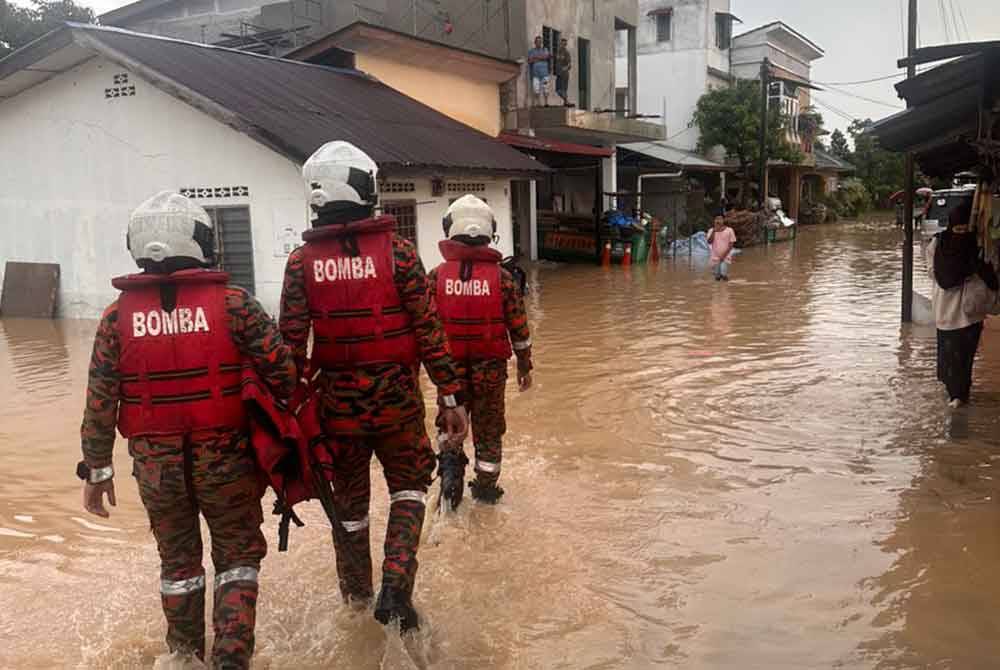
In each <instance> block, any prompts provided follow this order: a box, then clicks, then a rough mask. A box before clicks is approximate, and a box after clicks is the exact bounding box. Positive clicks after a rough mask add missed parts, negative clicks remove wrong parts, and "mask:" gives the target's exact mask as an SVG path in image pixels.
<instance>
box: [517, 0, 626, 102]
mask: <svg viewBox="0 0 1000 670" xmlns="http://www.w3.org/2000/svg"><path fill="white" fill-rule="evenodd" d="M616 18H618V19H620V20H622V21H624V22H625V23H627V24H628V25H631V26H636V25H638V22H639V11H638V2H637V0H559V1H551V2H527V5H526V16H525V23H524V24H522V25H523V28H522V29H523V31H524V34H525V35H526V36H527V39H528V43H529V44H530V43H531V41H532V40H534V38H535V36H536V35H541V34H542V28H543V27H549V28H552V29H554V30H558V31H560V32H561V33H562V37H565V38H566V39H567V40H568V42H569V44H568V45H567V46H568V47H569V50H570V53H571V54H572V56H573V68H572V70H571V71H570V81H569V99H570V101H572V102H576V101H577V100H578V98H579V90H580V79H579V75H580V63H579V58H578V53H577V44H578V40H579V39H580V38H583V39H586V40H589V41H590V109H602V108H603V109H607V108H613V107H614V106H615V86H616V81H620V82H622V85H626V84H627V78H628V77H627V74H625V75H621V76H619V75H617V74H616V63H615V36H616V34H615V19H616ZM526 53H527V52H524V53H523V54H521V55H522V56H523V55H526ZM640 81H641V79H640ZM528 86H529V82H528V77H527V74H526V72H525V73H523V74H522V76H521V77H520V78H519V80H518V94H517V99H518V100H519V101H520V102H521V106H525V104H524V101H526V100H528V99H529V98H528ZM640 87H641V84H640Z"/></svg>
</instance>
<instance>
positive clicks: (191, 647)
mask: <svg viewBox="0 0 1000 670" xmlns="http://www.w3.org/2000/svg"><path fill="white" fill-rule="evenodd" d="M160 601H161V602H162V604H163V614H164V615H165V616H166V618H167V648H168V649H169V650H170V651H171V652H175V653H178V654H191V655H193V656H197V657H198V658H199V659H200V660H205V589H204V588H200V589H198V590H197V591H193V592H191V593H184V594H179V595H164V594H161V595H160Z"/></svg>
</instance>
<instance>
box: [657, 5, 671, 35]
mask: <svg viewBox="0 0 1000 670" xmlns="http://www.w3.org/2000/svg"><path fill="white" fill-rule="evenodd" d="M670 18H671V14H670V12H663V13H662V14H657V15H656V41H657V42H669V41H670Z"/></svg>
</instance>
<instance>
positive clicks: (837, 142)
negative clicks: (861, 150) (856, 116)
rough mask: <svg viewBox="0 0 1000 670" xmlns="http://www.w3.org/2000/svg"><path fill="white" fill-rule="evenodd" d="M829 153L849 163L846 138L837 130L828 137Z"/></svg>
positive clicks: (848, 149)
mask: <svg viewBox="0 0 1000 670" xmlns="http://www.w3.org/2000/svg"><path fill="white" fill-rule="evenodd" d="M830 153H831V154H833V155H834V156H836V157H837V158H839V159H840V160H843V161H848V162H851V160H852V157H851V147H850V145H849V144H848V143H847V136H846V135H844V133H843V132H842V131H841V130H840V128H837V129H836V130H834V131H833V135H831V136H830Z"/></svg>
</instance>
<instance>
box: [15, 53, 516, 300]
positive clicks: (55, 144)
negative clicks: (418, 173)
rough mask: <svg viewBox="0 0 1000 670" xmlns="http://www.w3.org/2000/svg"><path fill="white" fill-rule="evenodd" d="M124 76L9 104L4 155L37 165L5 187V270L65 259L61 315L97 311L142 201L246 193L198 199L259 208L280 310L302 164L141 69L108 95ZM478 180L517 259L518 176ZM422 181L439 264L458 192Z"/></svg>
mask: <svg viewBox="0 0 1000 670" xmlns="http://www.w3.org/2000/svg"><path fill="white" fill-rule="evenodd" d="M125 72H126V71H125V70H123V69H122V68H121V67H119V66H117V65H114V64H112V63H110V62H108V61H105V60H103V59H100V58H95V59H94V60H92V61H90V62H88V63H85V64H83V65H81V66H79V67H77V68H75V69H73V70H71V71H69V72H66V73H64V74H61V75H58V76H56V77H54V78H53V79H51V80H49V81H48V82H46V83H44V84H41V85H39V86H37V87H35V88H32V89H29V90H28V91H25V92H24V93H22V94H21V95H19V96H17V97H15V98H12V99H9V100H5V101H2V102H0V147H3V153H4V155H5V156H24V157H30V159H31V160H26V161H24V162H23V163H22V164H21V166H20V168H19V169H18V170H12V171H10V174H9V176H6V175H5V176H6V178H5V179H2V180H0V272H2V269H3V266H4V264H5V262H6V261H8V260H14V261H35V262H50V263H59V264H60V266H61V268H62V279H61V286H60V314H61V315H63V316H69V317H93V316H97V315H98V314H100V312H101V310H102V309H103V308H104V306H105V305H107V304H108V303H109V302H111V301H112V300H114V298H115V296H116V295H117V292H116V291H115V290H114V289H113V288H112V287H111V284H110V280H111V278H112V277H114V276H116V275H120V274H125V273H128V272H133V271H134V270H135V265H134V263H133V262H132V259H131V257H130V256H129V254H128V251H127V250H126V249H125V231H126V229H127V225H128V217H129V214H130V212H131V211H132V210H133V209H134V208H135V207H136V206H137V205H138V204H139V203H140V202H142V201H143V200H145V199H146V198H148V197H149V196H151V195H152V194H154V193H156V192H158V191H161V190H165V189H173V190H179V189H181V188H195V187H206V188H214V187H227V186H245V187H247V189H248V190H249V196H245V197H224V198H205V199H199V200H198V201H197V202H198V203H199V204H201V205H203V206H209V207H214V206H227V205H229V206H249V207H250V217H251V222H252V235H253V241H254V274H255V279H256V290H257V295H258V297H259V298H260V299H261V301H262V302H263V303H264V305H265V307H267V308H268V309H269V310H271V311H276V309H277V305H278V299H279V297H280V293H281V283H282V276H283V273H284V266H285V260H286V256H287V250H288V248H290V247H293V246H294V245H297V244H298V242H299V240H300V236H301V232H302V231H303V230H304V229H305V228H306V226H307V225H308V211H307V208H306V205H305V196H306V193H305V187H304V185H303V183H302V181H301V177H300V167H299V166H298V165H296V164H295V163H293V162H292V161H290V160H288V159H286V158H284V157H282V156H279V155H278V154H276V153H274V152H273V151H271V150H270V149H268V148H266V147H264V146H263V145H261V144H259V143H258V142H256V141H254V140H252V139H250V138H249V137H247V136H246V135H243V134H241V133H238V132H236V131H234V130H232V129H230V128H229V127H227V126H224V125H222V124H220V123H218V122H217V121H215V120H214V119H212V118H210V117H208V116H206V115H205V114H202V113H201V112H199V111H198V110H196V109H194V108H193V107H190V106H188V105H187V104H185V103H182V102H180V101H178V100H177V99H175V98H173V97H171V96H169V95H167V94H165V93H162V92H161V91H160V90H159V89H156V88H154V87H153V86H151V85H149V84H147V83H146V82H145V81H143V80H141V79H139V78H138V77H136V76H135V75H134V74H131V73H128V74H129V83H130V84H134V85H135V87H136V92H135V95H134V96H130V97H121V98H111V99H106V98H105V97H104V90H105V88H107V87H110V86H112V79H113V77H114V76H115V75H118V74H122V73H125ZM331 139H333V138H331ZM473 180H475V181H477V182H484V183H486V185H487V187H486V188H487V190H486V191H485V193H484V195H485V196H486V197H487V198H488V199H489V201H490V204H491V205H493V207H494V209H495V210H496V213H497V221H498V223H499V224H500V236H501V243H500V248H501V250H503V251H504V252H505V253H510V250H511V249H512V242H513V239H512V232H511V230H510V204H509V203H510V184H509V181H507V180H492V179H491V180H485V179H480V180H476V179H475V177H468V178H463V181H473ZM413 181H414V182H415V185H416V188H415V193H410V194H405V197H406V198H413V199H415V200H417V201H418V202H423V201H429V202H428V204H425V205H419V206H418V208H417V215H418V226H419V230H418V233H417V236H418V242H419V247H420V251H421V255H422V258H423V260H424V263H425V264H427V265H428V266H433V265H434V264H436V263H437V262H439V260H440V256H439V255H438V252H437V241H438V240H440V239H441V238H442V237H443V233H442V231H441V219H442V217H443V214H444V210H445V209H446V208H447V206H448V196H450V197H457V196H458V195H461V193H448V194H447V195H446V196H445V197H438V198H432V197H431V195H430V177H429V176H422V177H419V178H415V179H414V180H413ZM286 245H288V246H287V247H286ZM0 279H2V278H0Z"/></svg>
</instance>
